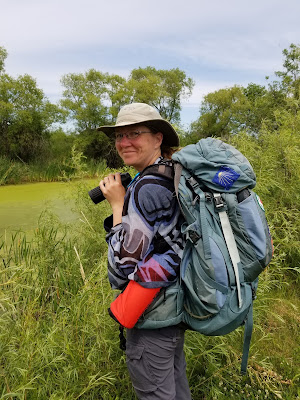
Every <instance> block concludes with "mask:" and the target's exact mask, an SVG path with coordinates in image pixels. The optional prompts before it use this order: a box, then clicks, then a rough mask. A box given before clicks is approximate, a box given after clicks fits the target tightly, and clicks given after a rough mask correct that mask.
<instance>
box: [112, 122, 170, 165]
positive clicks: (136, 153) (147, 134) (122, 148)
mask: <svg viewBox="0 0 300 400" xmlns="http://www.w3.org/2000/svg"><path fill="white" fill-rule="evenodd" d="M132 132H141V134H140V135H138V136H137V137H135V138H129V137H126V134H129V135H130V133H132ZM118 134H119V135H121V136H122V135H123V137H122V138H119V139H117V140H116V142H115V143H116V149H117V151H118V153H119V155H120V157H121V158H122V160H123V161H124V163H125V164H126V165H131V166H132V167H134V168H135V169H136V170H137V171H142V170H143V169H144V168H146V167H147V166H148V165H151V164H153V163H154V161H155V160H156V159H157V158H158V157H159V156H160V155H161V150H160V145H161V142H162V139H163V135H162V133H160V132H159V133H155V134H153V133H152V132H151V131H150V129H149V128H147V127H146V126H144V125H130V126H124V127H119V128H116V135H118Z"/></svg>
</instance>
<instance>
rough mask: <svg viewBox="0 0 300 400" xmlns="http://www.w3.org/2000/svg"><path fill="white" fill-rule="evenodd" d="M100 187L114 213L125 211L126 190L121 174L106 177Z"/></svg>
mask: <svg viewBox="0 0 300 400" xmlns="http://www.w3.org/2000/svg"><path fill="white" fill-rule="evenodd" d="M99 187H100V189H101V191H102V193H103V195H104V197H105V198H106V199H107V201H108V202H109V204H110V205H111V208H112V210H113V212H114V211H117V210H120V209H121V210H123V205H124V196H125V193H126V191H125V188H124V186H123V185H122V181H121V175H120V174H119V173H116V174H110V175H108V176H106V177H105V178H104V179H103V180H102V181H100V183H99Z"/></svg>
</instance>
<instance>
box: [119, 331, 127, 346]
mask: <svg viewBox="0 0 300 400" xmlns="http://www.w3.org/2000/svg"><path fill="white" fill-rule="evenodd" d="M119 331H120V333H119V339H120V349H121V350H123V351H125V350H126V338H125V336H124V326H121V325H119Z"/></svg>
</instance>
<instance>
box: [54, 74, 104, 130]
mask: <svg viewBox="0 0 300 400" xmlns="http://www.w3.org/2000/svg"><path fill="white" fill-rule="evenodd" d="M108 78H109V77H108V74H104V73H102V72H99V71H96V70H94V69H90V70H89V71H87V72H86V73H84V74H67V75H64V76H63V77H62V79H61V83H62V85H63V87H64V91H63V98H62V100H61V106H62V107H63V108H64V109H65V110H66V111H67V112H68V117H69V119H70V120H71V121H73V122H75V126H76V129H77V130H78V131H79V132H83V131H86V130H93V129H96V128H97V127H98V126H99V125H101V124H105V123H106V122H107V119H108V107H107V106H106V105H105V101H106V98H107V81H108Z"/></svg>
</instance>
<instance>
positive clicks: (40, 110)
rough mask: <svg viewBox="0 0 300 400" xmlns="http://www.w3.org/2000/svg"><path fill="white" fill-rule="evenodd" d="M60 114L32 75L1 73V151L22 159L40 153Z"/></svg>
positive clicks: (29, 158) (27, 158)
mask: <svg viewBox="0 0 300 400" xmlns="http://www.w3.org/2000/svg"><path fill="white" fill-rule="evenodd" d="M61 117H62V114H60V112H59V109H58V108H57V106H55V105H53V104H51V103H50V102H49V101H48V100H47V98H46V97H45V95H44V93H43V91H42V90H41V89H39V88H38V87H37V84H36V81H35V80H34V79H33V78H32V77H31V76H29V75H23V76H19V77H18V78H16V79H15V78H12V77H11V76H9V75H7V74H1V75H0V154H2V155H6V156H8V157H10V158H20V159H22V160H23V161H29V160H32V159H34V158H36V157H37V156H39V155H41V153H42V152H43V150H45V147H46V144H47V143H48V139H49V127H50V126H51V125H52V124H53V123H54V122H56V121H58V120H59V119H60V118H61Z"/></svg>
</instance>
